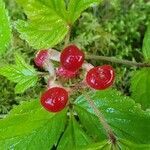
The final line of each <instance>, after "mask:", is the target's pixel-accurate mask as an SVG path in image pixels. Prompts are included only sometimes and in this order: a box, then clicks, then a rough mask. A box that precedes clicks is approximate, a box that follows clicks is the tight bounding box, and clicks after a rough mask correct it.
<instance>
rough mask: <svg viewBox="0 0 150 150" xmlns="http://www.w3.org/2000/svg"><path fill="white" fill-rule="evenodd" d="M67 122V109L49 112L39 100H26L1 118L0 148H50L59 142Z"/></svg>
mask: <svg viewBox="0 0 150 150" xmlns="http://www.w3.org/2000/svg"><path fill="white" fill-rule="evenodd" d="M58 122H59V123H58ZM65 124H66V111H65V110H64V111H62V112H60V113H57V114H56V113H49V112H47V111H45V110H44V109H43V108H41V105H40V103H39V101H38V100H32V101H30V102H24V103H23V104H22V105H20V106H17V107H16V108H15V109H14V110H13V111H12V112H11V113H10V114H9V116H8V117H6V118H5V119H3V120H0V146H1V147H0V149H3V150H5V149H15V150H20V149H30V150H35V149H36V150H41V149H44V150H49V149H51V148H52V147H53V145H56V144H57V141H58V139H59V137H60V135H61V134H62V132H63V131H64V127H65Z"/></svg>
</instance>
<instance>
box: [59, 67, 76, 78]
mask: <svg viewBox="0 0 150 150" xmlns="http://www.w3.org/2000/svg"><path fill="white" fill-rule="evenodd" d="M77 73H78V71H74V72H73V71H69V70H67V69H65V68H64V67H63V66H60V67H59V68H58V69H57V70H56V74H57V75H58V76H60V77H63V78H74V77H75V76H76V75H77Z"/></svg>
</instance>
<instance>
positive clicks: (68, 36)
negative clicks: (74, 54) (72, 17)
mask: <svg viewBox="0 0 150 150" xmlns="http://www.w3.org/2000/svg"><path fill="white" fill-rule="evenodd" d="M70 36H71V26H69V31H68V33H67V35H66V37H65V44H64V46H67V45H68V43H69V42H70Z"/></svg>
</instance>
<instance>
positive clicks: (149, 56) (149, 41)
mask: <svg viewBox="0 0 150 150" xmlns="http://www.w3.org/2000/svg"><path fill="white" fill-rule="evenodd" d="M142 51H143V54H144V57H145V59H146V60H150V25H149V26H148V29H147V31H146V33H145V36H144V41H143V47H142Z"/></svg>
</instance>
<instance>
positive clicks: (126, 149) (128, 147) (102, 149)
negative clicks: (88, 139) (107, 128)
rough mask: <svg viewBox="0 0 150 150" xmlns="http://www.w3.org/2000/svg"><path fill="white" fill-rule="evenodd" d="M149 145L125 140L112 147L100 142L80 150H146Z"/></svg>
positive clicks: (106, 142) (107, 142) (109, 144)
mask: <svg viewBox="0 0 150 150" xmlns="http://www.w3.org/2000/svg"><path fill="white" fill-rule="evenodd" d="M148 149H150V145H146V144H135V143H132V142H130V141H127V140H123V139H119V140H118V141H117V144H116V145H112V144H111V142H110V141H106V140H105V141H102V142H99V143H95V144H90V145H88V146H85V147H84V148H82V150H148Z"/></svg>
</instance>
